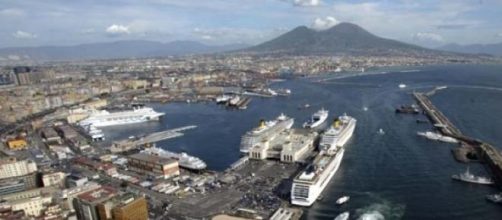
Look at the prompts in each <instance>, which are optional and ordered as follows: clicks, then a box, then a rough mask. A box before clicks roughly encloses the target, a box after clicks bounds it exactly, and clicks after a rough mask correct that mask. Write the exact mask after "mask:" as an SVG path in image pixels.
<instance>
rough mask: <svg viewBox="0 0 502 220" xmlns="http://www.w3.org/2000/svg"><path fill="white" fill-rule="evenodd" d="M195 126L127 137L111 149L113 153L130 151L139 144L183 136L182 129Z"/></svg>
mask: <svg viewBox="0 0 502 220" xmlns="http://www.w3.org/2000/svg"><path fill="white" fill-rule="evenodd" d="M194 128H197V126H196V125H189V126H184V127H179V128H174V129H169V130H165V131H159V132H155V133H151V134H149V135H147V136H145V137H141V138H133V139H126V140H121V141H117V142H114V143H113V144H112V146H111V148H110V150H111V152H113V153H117V152H123V151H128V150H131V149H134V148H136V147H137V146H143V145H149V144H152V143H155V142H159V141H162V140H167V139H171V138H176V137H180V136H183V133H181V132H182V131H186V130H190V129H194Z"/></svg>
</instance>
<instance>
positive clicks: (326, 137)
mask: <svg viewBox="0 0 502 220" xmlns="http://www.w3.org/2000/svg"><path fill="white" fill-rule="evenodd" d="M355 126H356V120H355V119H354V118H352V117H350V116H347V115H343V116H341V117H339V118H338V119H337V120H335V123H334V124H333V126H332V127H331V128H330V129H329V130H328V131H327V132H326V133H324V134H323V136H322V137H321V145H320V151H319V154H318V155H317V156H316V157H315V158H314V160H313V161H312V163H311V164H309V165H308V166H307V168H306V169H305V170H304V171H302V172H301V173H300V174H298V175H297V176H296V177H295V179H294V180H293V186H292V189H291V203H292V204H293V205H298V206H311V205H312V204H313V203H314V202H315V201H316V200H317V198H318V197H319V196H320V195H321V193H322V191H323V190H324V188H326V185H328V183H329V181H330V180H331V178H332V177H333V175H335V173H336V171H337V170H338V168H339V167H340V163H341V162H342V158H343V155H344V153H345V148H344V147H343V146H344V145H345V144H346V143H347V141H348V140H349V139H350V137H352V133H353V132H354V128H355Z"/></svg>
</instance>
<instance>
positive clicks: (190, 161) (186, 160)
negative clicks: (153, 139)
mask: <svg viewBox="0 0 502 220" xmlns="http://www.w3.org/2000/svg"><path fill="white" fill-rule="evenodd" d="M142 153H146V154H150V155H156V156H159V157H166V158H173V159H176V160H178V163H179V165H180V167H183V168H185V169H189V170H203V169H206V167H207V165H206V163H205V162H204V161H203V160H201V159H200V158H198V157H194V156H190V155H188V154H186V153H184V152H183V153H175V152H171V151H167V150H164V149H161V148H158V147H149V148H145V149H144V150H143V151H142Z"/></svg>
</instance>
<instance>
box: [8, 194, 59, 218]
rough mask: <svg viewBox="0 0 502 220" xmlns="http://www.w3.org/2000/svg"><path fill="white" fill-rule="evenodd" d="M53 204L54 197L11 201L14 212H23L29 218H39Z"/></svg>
mask: <svg viewBox="0 0 502 220" xmlns="http://www.w3.org/2000/svg"><path fill="white" fill-rule="evenodd" d="M51 202H52V196H37V197H33V198H24V199H18V200H13V201H9V202H8V203H9V205H10V206H11V208H12V210H13V211H18V210H23V211H24V213H25V214H26V215H27V216H33V217H37V216H40V215H41V214H42V211H43V210H44V209H45V208H46V206H47V205H49V204H50V203H51Z"/></svg>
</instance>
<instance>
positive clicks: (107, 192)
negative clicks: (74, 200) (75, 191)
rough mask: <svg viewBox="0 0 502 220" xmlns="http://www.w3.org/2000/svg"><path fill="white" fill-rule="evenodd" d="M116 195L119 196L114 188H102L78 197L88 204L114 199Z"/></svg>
mask: <svg viewBox="0 0 502 220" xmlns="http://www.w3.org/2000/svg"><path fill="white" fill-rule="evenodd" d="M115 194H117V190H116V189H114V188H113V187H109V186H102V187H100V188H97V189H95V190H91V191H89V192H85V193H82V194H80V195H78V198H80V199H82V200H84V201H86V202H90V203H93V202H96V201H100V200H103V199H107V198H109V197H112V196H114V195H115Z"/></svg>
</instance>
